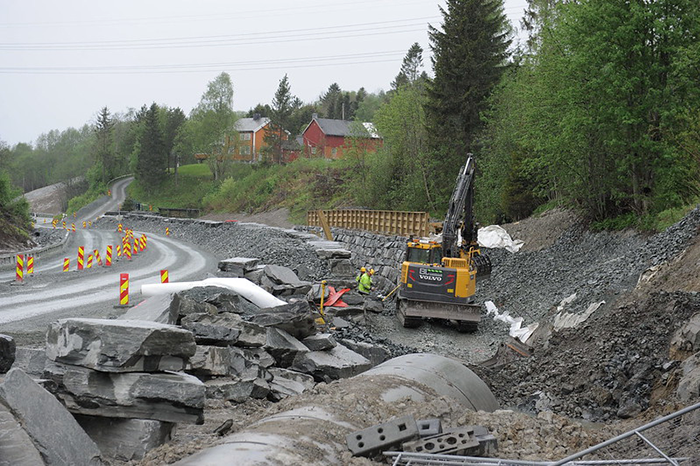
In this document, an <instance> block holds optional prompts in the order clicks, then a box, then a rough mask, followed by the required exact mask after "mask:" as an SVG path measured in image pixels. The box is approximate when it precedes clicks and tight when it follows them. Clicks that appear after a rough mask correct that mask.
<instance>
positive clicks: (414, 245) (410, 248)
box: [406, 238, 442, 264]
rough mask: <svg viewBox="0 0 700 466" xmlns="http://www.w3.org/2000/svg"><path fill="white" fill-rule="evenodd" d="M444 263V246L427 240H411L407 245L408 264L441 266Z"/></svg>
mask: <svg viewBox="0 0 700 466" xmlns="http://www.w3.org/2000/svg"><path fill="white" fill-rule="evenodd" d="M441 261H442V245H440V243H438V242H435V241H430V240H425V239H415V238H414V239H411V241H409V242H408V243H407V245H406V262H414V263H418V264H439V263H440V262H441Z"/></svg>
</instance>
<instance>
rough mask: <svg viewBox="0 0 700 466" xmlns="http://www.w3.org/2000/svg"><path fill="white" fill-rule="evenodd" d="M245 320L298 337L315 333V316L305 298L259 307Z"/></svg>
mask: <svg viewBox="0 0 700 466" xmlns="http://www.w3.org/2000/svg"><path fill="white" fill-rule="evenodd" d="M247 320H248V321H249V322H251V323H254V324H257V325H260V326H262V327H276V328H278V329H280V330H284V331H285V332H287V333H289V334H290V335H292V336H293V337H294V338H299V339H302V338H306V337H308V336H309V335H313V334H315V333H316V323H315V317H314V315H313V314H312V312H311V307H310V306H309V303H308V302H307V301H306V300H303V301H295V302H294V303H290V304H283V305H282V306H276V307H269V308H266V309H261V310H260V312H259V313H258V314H256V315H254V316H251V317H249V318H247Z"/></svg>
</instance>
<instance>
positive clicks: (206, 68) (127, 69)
mask: <svg viewBox="0 0 700 466" xmlns="http://www.w3.org/2000/svg"><path fill="white" fill-rule="evenodd" d="M404 54H405V51H403V50H389V51H382V52H367V53H357V54H346V55H328V56H322V57H300V58H280V59H270V60H247V61H237V62H216V63H189V64H160V65H125V66H74V67H68V66H41V67H0V74H152V73H199V72H210V71H221V70H232V71H256V70H277V69H292V68H310V67H327V66H341V65H342V66H345V65H360V64H368V63H386V62H395V61H396V60H397V59H400V58H401V57H403V55H404Z"/></svg>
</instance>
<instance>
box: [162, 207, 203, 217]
mask: <svg viewBox="0 0 700 466" xmlns="http://www.w3.org/2000/svg"><path fill="white" fill-rule="evenodd" d="M158 212H159V213H160V214H161V215H162V216H164V217H175V218H197V217H199V213H200V210H199V209H171V208H167V207H158Z"/></svg>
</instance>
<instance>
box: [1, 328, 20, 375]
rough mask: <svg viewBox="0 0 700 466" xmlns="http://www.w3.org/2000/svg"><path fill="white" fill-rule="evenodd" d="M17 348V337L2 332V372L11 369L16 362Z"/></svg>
mask: <svg viewBox="0 0 700 466" xmlns="http://www.w3.org/2000/svg"><path fill="white" fill-rule="evenodd" d="M16 349H17V346H16V344H15V339H14V338H12V337H11V336H9V335H3V334H1V333H0V374H4V373H5V372H7V371H9V370H10V368H11V367H12V364H14V362H15V351H16Z"/></svg>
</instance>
